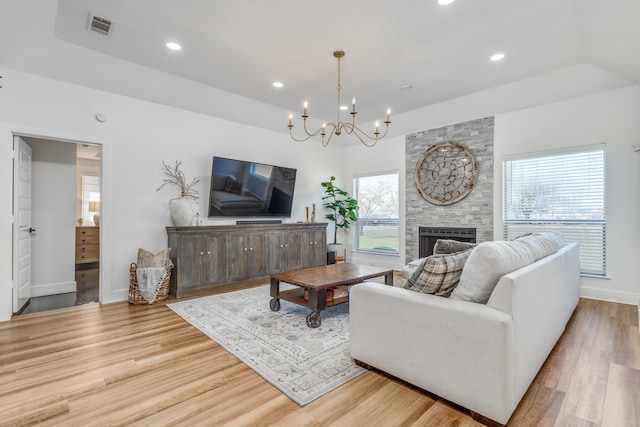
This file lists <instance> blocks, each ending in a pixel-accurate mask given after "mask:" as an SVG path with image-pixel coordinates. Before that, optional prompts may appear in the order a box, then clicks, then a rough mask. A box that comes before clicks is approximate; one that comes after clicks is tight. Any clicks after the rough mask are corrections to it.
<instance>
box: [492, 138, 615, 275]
mask: <svg viewBox="0 0 640 427" xmlns="http://www.w3.org/2000/svg"><path fill="white" fill-rule="evenodd" d="M503 167H504V170H503V177H504V238H505V239H508V240H510V239H513V238H514V237H516V236H518V235H521V234H524V233H528V232H533V231H541V230H549V231H556V232H558V233H561V234H562V235H563V236H564V239H565V242H568V243H569V242H579V243H580V271H581V272H582V274H586V275H595V276H604V275H605V274H606V222H605V211H606V204H605V152H604V145H599V146H595V147H594V146H592V147H583V148H580V149H578V150H572V151H562V152H553V153H549V154H535V155H527V156H518V157H512V158H509V159H507V160H505V161H504V163H503Z"/></svg>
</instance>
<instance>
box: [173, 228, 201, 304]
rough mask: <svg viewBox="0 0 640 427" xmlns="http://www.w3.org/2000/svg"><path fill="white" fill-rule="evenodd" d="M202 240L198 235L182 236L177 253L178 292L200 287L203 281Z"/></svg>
mask: <svg viewBox="0 0 640 427" xmlns="http://www.w3.org/2000/svg"><path fill="white" fill-rule="evenodd" d="M203 255H204V239H203V238H202V236H199V235H184V236H182V237H181V238H180V243H179V244H178V251H177V260H176V263H177V267H178V268H177V269H176V270H177V274H178V277H177V282H178V283H177V290H178V292H183V291H187V290H189V289H197V288H200V287H202V282H203V280H204V273H205V270H204V268H203V267H204V264H203V261H204V259H205V258H204V256H203Z"/></svg>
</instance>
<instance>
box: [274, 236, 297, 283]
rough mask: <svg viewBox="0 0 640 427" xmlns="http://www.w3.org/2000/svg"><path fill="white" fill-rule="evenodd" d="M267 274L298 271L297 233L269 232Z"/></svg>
mask: <svg viewBox="0 0 640 427" xmlns="http://www.w3.org/2000/svg"><path fill="white" fill-rule="evenodd" d="M266 239H267V252H266V257H267V274H274V273H281V272H283V271H292V270H297V269H298V268H299V265H300V256H299V253H298V247H299V245H298V233H297V232H295V231H268V232H267V233H266Z"/></svg>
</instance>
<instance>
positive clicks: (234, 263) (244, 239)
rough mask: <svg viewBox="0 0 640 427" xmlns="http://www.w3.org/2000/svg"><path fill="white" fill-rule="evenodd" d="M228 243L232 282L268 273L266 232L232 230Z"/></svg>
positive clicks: (230, 278) (230, 279)
mask: <svg viewBox="0 0 640 427" xmlns="http://www.w3.org/2000/svg"><path fill="white" fill-rule="evenodd" d="M227 243H228V256H229V259H228V260H227V261H228V263H227V264H228V267H229V271H228V272H229V274H228V278H229V281H230V282H235V281H238V280H246V279H250V278H252V277H259V276H264V275H266V274H267V262H266V234H265V232H253V233H249V232H231V233H229V235H228V238H227Z"/></svg>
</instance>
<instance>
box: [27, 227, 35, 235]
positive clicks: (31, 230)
mask: <svg viewBox="0 0 640 427" xmlns="http://www.w3.org/2000/svg"><path fill="white" fill-rule="evenodd" d="M27 231H28V232H29V233H31V234H33V233H35V232H36V229H35V228H31V227H29V229H28V230H27Z"/></svg>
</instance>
